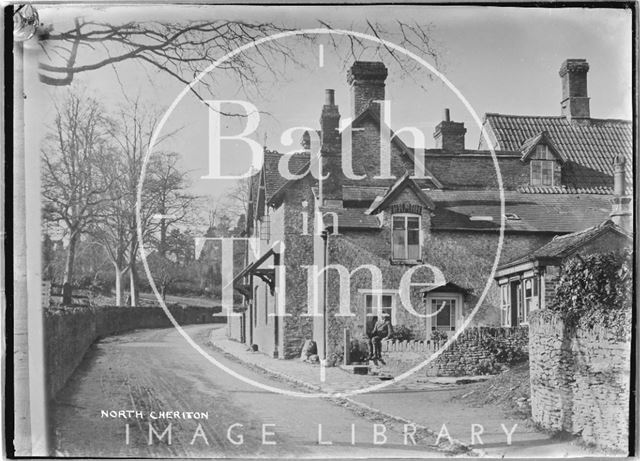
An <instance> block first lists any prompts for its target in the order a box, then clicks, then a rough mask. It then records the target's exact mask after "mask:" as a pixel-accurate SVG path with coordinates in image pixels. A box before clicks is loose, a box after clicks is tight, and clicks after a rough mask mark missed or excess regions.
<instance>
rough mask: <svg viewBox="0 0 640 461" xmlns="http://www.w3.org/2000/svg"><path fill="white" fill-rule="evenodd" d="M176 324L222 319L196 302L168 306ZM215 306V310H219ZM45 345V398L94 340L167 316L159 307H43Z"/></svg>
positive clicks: (161, 324)
mask: <svg viewBox="0 0 640 461" xmlns="http://www.w3.org/2000/svg"><path fill="white" fill-rule="evenodd" d="M168 307H169V311H170V312H171V314H172V315H173V317H174V318H175V319H176V321H177V322H178V323H179V324H180V325H189V324H196V323H224V322H225V321H226V317H224V316H221V317H213V316H212V314H213V313H214V309H212V308H207V307H197V306H178V305H173V306H168ZM219 311H220V310H219V309H218V310H217V311H216V312H219ZM44 315H45V348H46V351H45V353H46V361H47V362H46V363H47V392H48V396H49V398H53V397H55V395H56V394H57V393H58V391H60V389H62V387H63V386H64V385H65V384H66V382H67V380H68V379H69V377H70V376H71V374H72V373H73V372H74V371H75V369H76V368H77V367H78V365H80V362H81V361H82V358H83V357H84V355H85V353H86V352H87V350H88V349H89V347H91V344H93V343H94V342H95V341H96V340H98V339H100V338H103V337H106V336H110V335H114V334H118V333H123V332H126V331H130V330H135V329H138V328H167V327H170V326H171V322H170V321H169V318H168V317H167V316H166V315H165V313H164V311H163V310H162V309H161V308H159V307H118V306H103V307H88V306H87V307H64V308H60V309H51V308H49V309H45V311H44Z"/></svg>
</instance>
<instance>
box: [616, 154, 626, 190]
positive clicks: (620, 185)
mask: <svg viewBox="0 0 640 461" xmlns="http://www.w3.org/2000/svg"><path fill="white" fill-rule="evenodd" d="M625 163H626V159H625V158H624V155H616V156H615V158H614V160H613V194H614V195H615V196H617V197H621V196H623V195H624V194H625V190H626V188H627V187H626V186H627V185H626V178H625Z"/></svg>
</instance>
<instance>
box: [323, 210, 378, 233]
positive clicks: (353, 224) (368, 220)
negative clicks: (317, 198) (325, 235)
mask: <svg viewBox="0 0 640 461" xmlns="http://www.w3.org/2000/svg"><path fill="white" fill-rule="evenodd" d="M320 211H322V212H323V213H329V212H332V213H335V214H336V216H337V218H338V231H340V230H345V229H365V230H367V229H368V230H376V229H380V221H378V218H376V217H375V216H369V215H366V214H364V210H362V209H359V208H329V207H322V208H320ZM323 221H324V225H325V228H326V229H333V216H331V215H330V214H324V215H323Z"/></svg>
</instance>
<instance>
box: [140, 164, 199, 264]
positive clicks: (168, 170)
mask: <svg viewBox="0 0 640 461" xmlns="http://www.w3.org/2000/svg"><path fill="white" fill-rule="evenodd" d="M178 161H179V155H178V154H177V153H175V152H169V153H159V154H154V156H153V157H152V158H151V162H150V165H149V169H148V173H147V175H146V176H147V177H146V182H147V186H146V187H148V189H149V190H150V195H152V196H153V199H154V202H155V204H156V209H157V219H158V222H159V224H158V227H159V236H158V243H157V250H158V253H159V254H160V256H162V257H164V256H165V255H166V252H167V232H168V230H169V227H170V226H172V225H174V224H177V223H181V224H185V223H186V222H187V221H188V218H190V217H191V216H192V215H193V214H194V213H193V212H194V210H193V208H194V205H195V202H196V200H197V199H198V197H196V196H194V195H193V194H190V193H189V192H188V191H187V189H188V188H189V186H190V184H189V181H188V174H187V172H186V171H182V170H181V169H180V168H179V165H178Z"/></svg>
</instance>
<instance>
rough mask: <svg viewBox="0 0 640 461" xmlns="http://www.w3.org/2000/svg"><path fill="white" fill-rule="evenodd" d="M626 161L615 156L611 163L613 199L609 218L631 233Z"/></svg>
mask: <svg viewBox="0 0 640 461" xmlns="http://www.w3.org/2000/svg"><path fill="white" fill-rule="evenodd" d="M625 164H626V160H625V158H624V155H616V157H615V159H614V163H613V198H612V199H611V204H612V207H611V214H610V215H609V218H610V219H611V221H613V222H614V223H615V224H617V225H618V226H620V227H622V228H623V229H625V230H626V231H629V232H631V230H632V228H633V217H632V213H631V206H632V205H631V197H629V196H628V195H626V188H627V184H626V177H625Z"/></svg>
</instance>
